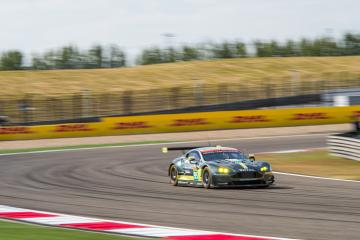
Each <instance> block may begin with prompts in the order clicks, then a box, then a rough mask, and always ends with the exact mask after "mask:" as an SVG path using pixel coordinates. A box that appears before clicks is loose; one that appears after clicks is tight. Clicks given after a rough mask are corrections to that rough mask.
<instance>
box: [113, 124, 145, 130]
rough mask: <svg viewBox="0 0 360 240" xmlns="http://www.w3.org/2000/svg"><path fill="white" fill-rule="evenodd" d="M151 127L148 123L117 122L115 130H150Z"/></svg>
mask: <svg viewBox="0 0 360 240" xmlns="http://www.w3.org/2000/svg"><path fill="white" fill-rule="evenodd" d="M150 127H151V126H150V125H149V124H148V123H147V122H117V123H115V127H114V128H113V129H116V130H122V129H134V128H150Z"/></svg>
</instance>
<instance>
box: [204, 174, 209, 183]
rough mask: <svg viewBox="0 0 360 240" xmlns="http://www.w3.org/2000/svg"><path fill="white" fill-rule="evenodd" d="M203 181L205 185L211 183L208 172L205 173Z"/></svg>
mask: <svg viewBox="0 0 360 240" xmlns="http://www.w3.org/2000/svg"><path fill="white" fill-rule="evenodd" d="M203 181H204V183H205V184H208V183H209V173H208V172H204V175H203Z"/></svg>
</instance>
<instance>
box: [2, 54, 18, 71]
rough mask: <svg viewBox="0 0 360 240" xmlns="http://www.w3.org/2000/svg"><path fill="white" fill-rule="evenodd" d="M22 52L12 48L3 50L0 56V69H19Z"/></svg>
mask: <svg viewBox="0 0 360 240" xmlns="http://www.w3.org/2000/svg"><path fill="white" fill-rule="evenodd" d="M22 61H23V54H22V53H21V52H20V51H17V50H12V51H8V52H5V53H3V54H2V55H1V57H0V66H1V70H19V69H21V68H22Z"/></svg>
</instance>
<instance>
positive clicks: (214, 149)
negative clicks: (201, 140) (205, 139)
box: [196, 146, 239, 153]
mask: <svg viewBox="0 0 360 240" xmlns="http://www.w3.org/2000/svg"><path fill="white" fill-rule="evenodd" d="M196 150H198V151H200V152H201V153H204V152H222V151H239V150H237V149H236V148H230V147H220V146H217V147H202V148H197V149H196Z"/></svg>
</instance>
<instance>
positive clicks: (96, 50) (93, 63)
mask: <svg viewBox="0 0 360 240" xmlns="http://www.w3.org/2000/svg"><path fill="white" fill-rule="evenodd" d="M87 57H88V59H87V60H88V63H87V64H86V67H87V68H101V67H102V66H103V47H102V46H100V45H95V46H93V47H92V48H90V49H89V51H88V54H87Z"/></svg>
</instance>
